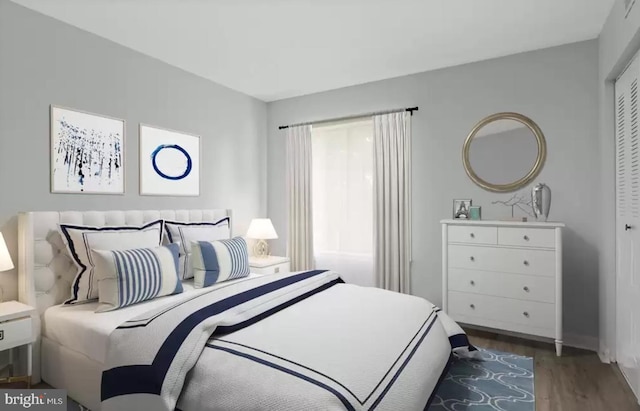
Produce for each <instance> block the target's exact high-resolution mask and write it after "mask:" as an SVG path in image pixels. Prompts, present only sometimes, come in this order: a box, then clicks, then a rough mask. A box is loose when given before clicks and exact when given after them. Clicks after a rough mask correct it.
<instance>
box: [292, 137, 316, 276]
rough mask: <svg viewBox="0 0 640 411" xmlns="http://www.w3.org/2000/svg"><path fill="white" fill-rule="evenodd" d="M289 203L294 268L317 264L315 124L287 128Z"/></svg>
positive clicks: (309, 267) (305, 267)
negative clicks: (313, 169)
mask: <svg viewBox="0 0 640 411" xmlns="http://www.w3.org/2000/svg"><path fill="white" fill-rule="evenodd" d="M286 145H287V204H288V209H287V211H288V216H289V228H288V232H289V238H288V242H287V255H288V256H289V258H290V259H291V269H292V270H293V271H302V270H311V269H313V268H315V265H314V259H313V221H312V200H311V193H312V191H311V190H312V181H311V162H312V157H311V126H310V125H306V126H292V127H289V128H287V129H286Z"/></svg>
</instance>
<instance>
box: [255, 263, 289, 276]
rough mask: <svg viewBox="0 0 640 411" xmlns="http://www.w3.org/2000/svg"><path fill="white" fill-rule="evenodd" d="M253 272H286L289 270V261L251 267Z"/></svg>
mask: <svg viewBox="0 0 640 411" xmlns="http://www.w3.org/2000/svg"><path fill="white" fill-rule="evenodd" d="M251 272H252V273H255V274H284V273H288V272H289V263H288V262H286V263H281V264H276V265H270V266H267V267H251Z"/></svg>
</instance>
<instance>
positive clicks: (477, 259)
mask: <svg viewBox="0 0 640 411" xmlns="http://www.w3.org/2000/svg"><path fill="white" fill-rule="evenodd" d="M448 255H449V257H448V263H449V267H450V268H465V269H468V270H481V271H500V272H503V273H514V274H527V275H542V276H547V277H553V276H555V273H556V260H555V251H550V250H533V249H517V248H498V247H495V248H494V247H482V246H470V245H449V252H448Z"/></svg>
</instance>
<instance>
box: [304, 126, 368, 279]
mask: <svg viewBox="0 0 640 411" xmlns="http://www.w3.org/2000/svg"><path fill="white" fill-rule="evenodd" d="M372 135H373V121H372V120H371V119H364V120H363V119H361V120H357V121H346V122H340V123H332V124H327V125H320V126H314V127H313V131H312V153H313V241H314V249H315V258H316V267H318V268H320V269H322V268H327V269H332V270H335V271H338V272H339V273H340V274H341V275H342V276H343V278H344V279H345V281H347V282H350V283H355V284H360V285H366V286H373V285H375V279H374V277H373V138H372Z"/></svg>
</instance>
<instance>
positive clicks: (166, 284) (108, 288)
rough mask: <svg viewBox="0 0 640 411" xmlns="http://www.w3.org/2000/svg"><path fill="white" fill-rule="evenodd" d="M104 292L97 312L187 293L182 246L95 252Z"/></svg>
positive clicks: (100, 283)
mask: <svg viewBox="0 0 640 411" xmlns="http://www.w3.org/2000/svg"><path fill="white" fill-rule="evenodd" d="M92 254H93V259H94V261H95V264H96V268H95V272H96V276H97V277H98V288H99V289H100V303H101V306H100V307H98V309H97V310H96V312H102V311H111V310H116V309H118V308H122V307H126V306H128V305H132V304H137V303H139V302H142V301H146V300H151V299H154V298H156V297H161V296H163V295H171V294H178V293H181V292H182V291H183V288H182V282H180V278H179V277H178V244H169V245H166V246H162V247H155V248H137V249H132V250H92Z"/></svg>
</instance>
